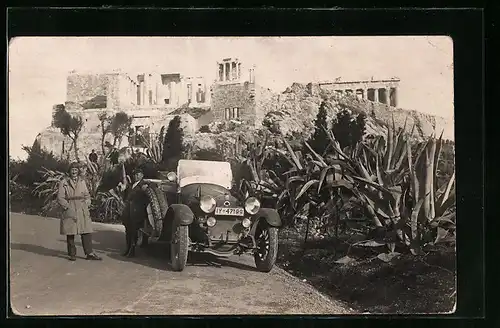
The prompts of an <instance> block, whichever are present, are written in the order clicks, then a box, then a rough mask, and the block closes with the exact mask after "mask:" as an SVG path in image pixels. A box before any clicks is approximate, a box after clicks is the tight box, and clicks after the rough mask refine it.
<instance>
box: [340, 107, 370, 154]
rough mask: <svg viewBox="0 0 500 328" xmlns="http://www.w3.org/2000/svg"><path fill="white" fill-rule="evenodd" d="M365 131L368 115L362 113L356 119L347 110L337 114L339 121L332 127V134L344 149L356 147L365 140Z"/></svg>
mask: <svg viewBox="0 0 500 328" xmlns="http://www.w3.org/2000/svg"><path fill="white" fill-rule="evenodd" d="M365 129H366V114H365V113H360V114H358V115H357V116H356V117H354V116H353V115H352V114H351V112H350V111H349V110H347V109H342V110H341V111H339V112H338V113H337V119H336V120H335V121H334V122H333V125H332V132H333V134H334V136H335V139H337V141H338V142H339V144H340V147H341V148H342V149H343V148H345V147H354V146H355V145H356V144H357V143H358V142H360V141H361V140H363V135H364V133H365Z"/></svg>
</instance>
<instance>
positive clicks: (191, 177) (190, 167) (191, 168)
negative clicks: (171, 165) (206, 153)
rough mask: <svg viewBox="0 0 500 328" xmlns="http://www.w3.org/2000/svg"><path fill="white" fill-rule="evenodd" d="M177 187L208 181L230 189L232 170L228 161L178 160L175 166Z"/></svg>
mask: <svg viewBox="0 0 500 328" xmlns="http://www.w3.org/2000/svg"><path fill="white" fill-rule="evenodd" d="M177 176H178V179H179V187H181V188H182V187H184V186H187V185H190V184H193V183H210V184H215V185H219V186H222V187H224V188H227V189H231V182H232V177H233V174H232V171H231V165H230V164H229V163H228V162H215V161H195V160H182V159H181V160H180V161H179V164H178V166H177Z"/></svg>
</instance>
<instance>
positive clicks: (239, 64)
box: [238, 63, 241, 80]
mask: <svg viewBox="0 0 500 328" xmlns="http://www.w3.org/2000/svg"><path fill="white" fill-rule="evenodd" d="M239 79H241V63H238V80H239Z"/></svg>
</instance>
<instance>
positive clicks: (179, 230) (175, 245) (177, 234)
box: [170, 225, 189, 271]
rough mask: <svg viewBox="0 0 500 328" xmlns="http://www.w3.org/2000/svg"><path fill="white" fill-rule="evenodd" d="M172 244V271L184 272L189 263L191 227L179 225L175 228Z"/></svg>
mask: <svg viewBox="0 0 500 328" xmlns="http://www.w3.org/2000/svg"><path fill="white" fill-rule="evenodd" d="M173 228H174V229H172V230H173V233H172V243H171V246H170V258H171V262H172V269H173V270H174V271H182V270H184V267H185V266H186V263H187V258H188V248H189V227H188V226H185V225H178V226H176V227H173Z"/></svg>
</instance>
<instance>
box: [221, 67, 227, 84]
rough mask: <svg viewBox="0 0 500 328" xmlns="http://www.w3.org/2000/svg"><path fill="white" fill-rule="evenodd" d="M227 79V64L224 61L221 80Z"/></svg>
mask: <svg viewBox="0 0 500 328" xmlns="http://www.w3.org/2000/svg"><path fill="white" fill-rule="evenodd" d="M225 80H226V64H225V63H222V80H221V81H225Z"/></svg>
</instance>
